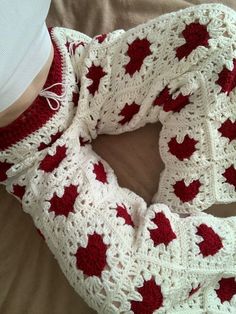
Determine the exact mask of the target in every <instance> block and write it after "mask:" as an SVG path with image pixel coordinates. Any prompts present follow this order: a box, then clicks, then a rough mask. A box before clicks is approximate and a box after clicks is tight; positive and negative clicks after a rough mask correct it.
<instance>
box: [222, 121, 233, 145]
mask: <svg viewBox="0 0 236 314" xmlns="http://www.w3.org/2000/svg"><path fill="white" fill-rule="evenodd" d="M218 131H219V132H220V133H221V134H222V136H224V137H227V138H228V139H229V141H230V142H231V141H233V140H235V139H236V121H234V122H232V121H231V120H230V119H227V120H226V121H225V122H224V123H222V124H221V127H220V128H219V129H218Z"/></svg>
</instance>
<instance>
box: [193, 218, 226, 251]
mask: <svg viewBox="0 0 236 314" xmlns="http://www.w3.org/2000/svg"><path fill="white" fill-rule="evenodd" d="M197 230H198V231H197V233H196V234H197V235H199V236H201V237H203V239H204V240H203V241H202V242H200V243H198V246H199V248H200V251H201V253H202V255H203V256H204V257H206V256H209V255H212V256H213V255H215V254H216V253H217V252H218V251H219V250H220V249H221V248H223V244H222V241H221V239H220V237H219V235H218V234H217V233H216V232H215V231H214V230H213V229H212V228H211V227H208V226H207V225H206V224H201V225H200V226H198V227H197Z"/></svg>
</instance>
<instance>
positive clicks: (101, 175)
mask: <svg viewBox="0 0 236 314" xmlns="http://www.w3.org/2000/svg"><path fill="white" fill-rule="evenodd" d="M93 173H95V174H96V180H98V181H100V182H102V183H103V184H104V183H108V182H107V174H106V171H105V169H104V166H103V164H102V163H101V161H99V162H98V163H97V164H94V165H93Z"/></svg>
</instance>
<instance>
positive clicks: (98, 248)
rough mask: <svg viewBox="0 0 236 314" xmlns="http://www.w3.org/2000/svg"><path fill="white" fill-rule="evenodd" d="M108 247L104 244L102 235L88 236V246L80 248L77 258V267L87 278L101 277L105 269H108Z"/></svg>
mask: <svg viewBox="0 0 236 314" xmlns="http://www.w3.org/2000/svg"><path fill="white" fill-rule="evenodd" d="M106 252H107V246H106V244H105V243H104V242H103V238H102V236H101V235H100V234H98V233H96V232H94V234H92V235H88V244H87V246H86V247H85V248H84V247H82V246H81V247H79V248H78V250H77V252H76V254H75V256H76V266H77V268H78V269H80V270H82V271H83V273H84V274H85V275H87V276H97V277H101V274H102V271H103V269H104V268H105V267H106V264H107V261H106Z"/></svg>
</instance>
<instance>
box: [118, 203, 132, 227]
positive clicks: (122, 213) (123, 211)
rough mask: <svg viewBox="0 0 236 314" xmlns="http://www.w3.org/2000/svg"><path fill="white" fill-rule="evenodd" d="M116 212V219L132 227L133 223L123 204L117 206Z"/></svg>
mask: <svg viewBox="0 0 236 314" xmlns="http://www.w3.org/2000/svg"><path fill="white" fill-rule="evenodd" d="M116 211H117V216H118V217H122V218H124V220H125V223H126V224H127V225H130V226H132V227H134V223H133V221H132V218H131V216H130V214H129V213H128V210H127V208H126V206H125V205H124V204H123V203H122V205H118V204H117V207H116Z"/></svg>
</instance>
